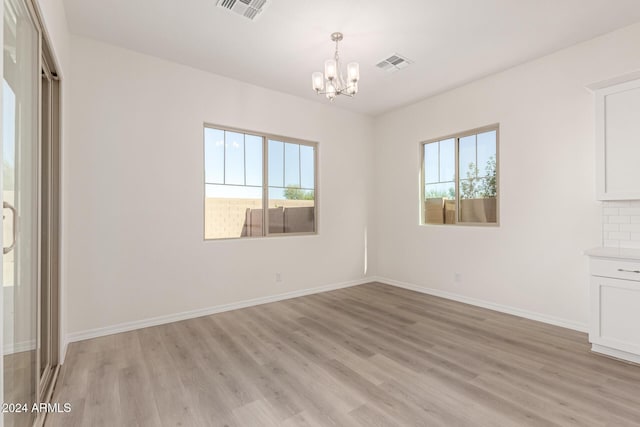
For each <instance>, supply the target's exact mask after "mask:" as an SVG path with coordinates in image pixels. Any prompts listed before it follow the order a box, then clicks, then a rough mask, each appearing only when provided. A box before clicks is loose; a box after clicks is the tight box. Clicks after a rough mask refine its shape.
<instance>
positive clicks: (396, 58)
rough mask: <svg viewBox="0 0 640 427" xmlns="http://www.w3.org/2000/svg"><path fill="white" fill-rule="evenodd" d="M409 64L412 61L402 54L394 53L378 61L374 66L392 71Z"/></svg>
mask: <svg viewBox="0 0 640 427" xmlns="http://www.w3.org/2000/svg"><path fill="white" fill-rule="evenodd" d="M411 64H412V61H410V60H408V59H407V58H405V57H404V56H401V55H398V54H397V53H394V54H393V55H391V56H390V57H388V58H387V59H385V60H384V61H380V62H378V63H377V64H376V67H378V68H380V69H381V70H385V71H389V72H394V71H398V70H402V69H403V68H407V67H408V66H409V65H411Z"/></svg>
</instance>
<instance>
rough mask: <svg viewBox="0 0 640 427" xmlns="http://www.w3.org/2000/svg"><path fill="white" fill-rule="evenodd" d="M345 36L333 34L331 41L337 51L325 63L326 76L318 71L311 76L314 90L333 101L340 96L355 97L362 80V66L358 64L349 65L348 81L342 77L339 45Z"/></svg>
mask: <svg viewBox="0 0 640 427" xmlns="http://www.w3.org/2000/svg"><path fill="white" fill-rule="evenodd" d="M343 38H344V36H343V35H342V33H339V32H335V33H333V34H331V41H334V42H335V43H336V51H335V53H334V55H333V59H327V60H326V61H325V62H324V74H323V73H321V72H320V71H316V72H315V73H313V74H312V75H311V80H312V83H313V90H315V91H316V93H317V94H318V95H325V96H326V97H327V99H329V100H330V101H333V100H334V99H335V97H336V96H338V95H346V96H349V97H354V96H355V95H356V94H357V93H358V81H359V80H360V65H359V64H358V63H357V62H350V63H349V64H347V79H346V80H345V78H344V77H343V75H342V70H341V68H342V67H341V63H340V54H339V52H338V44H339V43H340V42H341V41H342V39H343Z"/></svg>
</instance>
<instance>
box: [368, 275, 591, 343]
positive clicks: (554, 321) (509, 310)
mask: <svg viewBox="0 0 640 427" xmlns="http://www.w3.org/2000/svg"><path fill="white" fill-rule="evenodd" d="M370 281H376V282H380V283H384V284H386V285H391V286H396V287H398V288H403V289H409V290H411V291H416V292H420V293H423V294H428V295H433V296H436V297H441V298H446V299H450V300H453V301H458V302H462V303H465V304H470V305H475V306H478V307H483V308H488V309H489V310H494V311H499V312H501V313H506V314H512V315H514V316H518V317H524V318H525V319H530V320H536V321H538V322H543V323H548V324H550V325H555V326H560V327H562V328H567V329H573V330H575V331H579V332H587V331H588V330H589V325H587V324H584V323H580V322H574V321H571V320H566V319H561V318H559V317H554V316H548V315H546V314H541V313H536V312H533V311H528V310H522V309H520V308H516V307H510V306H506V305H501V304H496V303H493V302H489V301H484V300H480V299H476V298H471V297H467V296H464V295H459V294H454V293H451V292H446V291H442V290H440V289H432V288H427V287H424V286H418V285H415V284H413V283H406V282H400V281H398V280H393V279H389V278H386V277H371V278H370Z"/></svg>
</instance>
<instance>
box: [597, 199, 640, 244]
mask: <svg viewBox="0 0 640 427" xmlns="http://www.w3.org/2000/svg"><path fill="white" fill-rule="evenodd" d="M602 241H603V246H605V247H610V248H625V249H640V200H624V201H606V202H603V203H602Z"/></svg>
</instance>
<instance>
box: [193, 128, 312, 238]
mask: <svg viewBox="0 0 640 427" xmlns="http://www.w3.org/2000/svg"><path fill="white" fill-rule="evenodd" d="M206 129H214V130H221V131H225V132H235V133H241V134H243V135H252V136H257V137H260V138H261V139H262V224H263V229H262V232H263V233H262V235H261V236H247V237H242V236H238V237H213V238H207V236H206V217H207V214H206V208H207V207H206V199H207V185H209V183H207V175H206V171H207V165H206V144H205V133H206ZM269 140H272V141H278V142H283V143H290V144H298V145H304V146H307V147H312V148H313V149H314V151H313V153H314V155H313V186H314V188H313V202H314V203H313V219H314V221H313V231H309V232H298V233H269V226H268V224H269ZM201 143H202V165H203V168H202V183H203V184H202V190H203V194H202V196H203V197H202V238H203V240H204V241H205V242H211V241H222V240H255V239H264V238H267V237H301V236H317V235H318V234H319V232H318V230H319V219H318V198H319V197H318V196H319V195H318V193H319V191H318V188H319V182H318V158H319V156H320V154H319V145H320V144H319V143H318V142H316V141H307V140H304V139H299V138H292V137H288V136H282V135H275V134H270V133H265V132H256V131H252V130H247V129H241V128H235V127H230V126H221V125H216V124H213V123H208V122H204V124H203V127H202V140H201ZM245 149H246V147H245ZM225 162H226V159H225ZM225 169H226V163H225ZM224 172H225V173H226V170H225V171H224ZM245 175H246V170H245Z"/></svg>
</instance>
